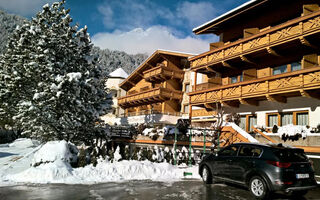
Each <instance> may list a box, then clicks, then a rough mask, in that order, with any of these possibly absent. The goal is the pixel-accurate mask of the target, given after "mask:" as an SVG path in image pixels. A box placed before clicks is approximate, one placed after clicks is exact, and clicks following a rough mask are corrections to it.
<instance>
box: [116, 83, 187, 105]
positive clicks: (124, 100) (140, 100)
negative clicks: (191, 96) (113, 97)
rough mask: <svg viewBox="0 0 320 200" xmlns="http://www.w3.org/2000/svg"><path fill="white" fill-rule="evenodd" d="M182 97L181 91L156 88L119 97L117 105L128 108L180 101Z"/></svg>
mask: <svg viewBox="0 0 320 200" xmlns="http://www.w3.org/2000/svg"><path fill="white" fill-rule="evenodd" d="M182 95H183V94H182V92H181V91H176V90H170V89H167V88H162V87H158V88H153V89H150V90H147V91H143V92H139V93H136V94H130V95H127V96H124V97H119V98H118V104H119V106H120V107H122V108H128V107H134V106H141V105H148V104H152V103H158V102H163V101H166V100H171V99H175V100H179V101H181V100H182Z"/></svg>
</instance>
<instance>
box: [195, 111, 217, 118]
mask: <svg viewBox="0 0 320 200" xmlns="http://www.w3.org/2000/svg"><path fill="white" fill-rule="evenodd" d="M216 113H217V112H216V111H206V109H199V110H192V113H191V116H192V117H201V116H213V115H216Z"/></svg>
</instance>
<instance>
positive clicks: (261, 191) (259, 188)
mask: <svg viewBox="0 0 320 200" xmlns="http://www.w3.org/2000/svg"><path fill="white" fill-rule="evenodd" d="M249 189H250V192H251V194H252V195H253V196H254V197H255V198H256V199H267V197H268V193H269V191H268V187H267V184H266V182H265V181H264V180H263V179H262V178H261V177H259V176H255V177H253V178H251V180H250V182H249Z"/></svg>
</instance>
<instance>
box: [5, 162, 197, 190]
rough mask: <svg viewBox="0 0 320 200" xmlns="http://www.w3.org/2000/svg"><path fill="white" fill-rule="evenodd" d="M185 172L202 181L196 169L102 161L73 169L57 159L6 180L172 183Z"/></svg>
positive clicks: (28, 181) (164, 164)
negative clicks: (94, 164) (150, 181)
mask: <svg viewBox="0 0 320 200" xmlns="http://www.w3.org/2000/svg"><path fill="white" fill-rule="evenodd" d="M184 172H192V176H188V178H197V179H200V176H199V175H198V169H197V167H191V168H179V167H177V166H173V165H171V164H168V163H152V162H150V161H134V160H131V161H127V160H125V161H121V162H113V163H111V162H109V161H100V162H99V163H98V164H97V166H96V167H94V166H93V165H88V166H86V167H83V168H72V167H71V166H70V165H69V163H67V162H65V161H61V160H57V161H55V162H51V163H45V164H41V165H40V166H37V167H30V168H29V169H27V170H25V171H23V172H21V173H18V174H13V175H8V176H6V177H4V180H5V181H6V182H11V183H42V184H44V183H66V184H92V183H103V182H116V181H128V180H153V181H164V182H173V181H179V180H181V179H182V178H184V175H183V173H184Z"/></svg>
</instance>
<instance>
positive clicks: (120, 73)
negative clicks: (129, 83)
mask: <svg viewBox="0 0 320 200" xmlns="http://www.w3.org/2000/svg"><path fill="white" fill-rule="evenodd" d="M109 77H111V78H123V79H125V78H127V77H128V74H127V72H125V71H124V70H123V69H122V68H118V69H116V70H114V71H113V72H111V73H110V74H109Z"/></svg>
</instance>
